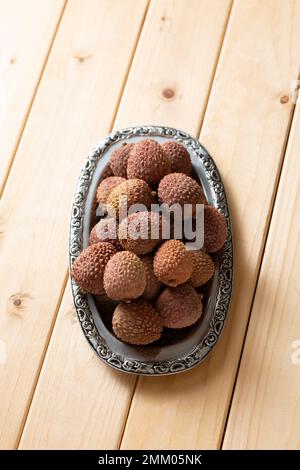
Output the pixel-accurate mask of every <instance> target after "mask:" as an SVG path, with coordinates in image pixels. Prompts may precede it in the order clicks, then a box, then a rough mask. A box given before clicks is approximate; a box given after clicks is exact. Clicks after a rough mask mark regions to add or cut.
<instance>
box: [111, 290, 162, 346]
mask: <svg viewBox="0 0 300 470" xmlns="http://www.w3.org/2000/svg"><path fill="white" fill-rule="evenodd" d="M112 326H113V331H114V333H115V335H116V336H117V337H118V338H119V339H121V340H122V341H125V342H126V343H129V344H136V345H144V344H149V343H153V341H156V340H158V339H159V338H160V336H161V332H162V321H161V318H160V316H159V315H158V313H157V311H156V310H155V308H154V307H152V305H151V304H149V303H148V302H146V301H145V300H142V299H138V300H135V301H133V302H130V303H123V302H122V303H120V304H119V305H118V306H117V308H116V310H115V311H114V314H113V318H112Z"/></svg>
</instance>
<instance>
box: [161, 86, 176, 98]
mask: <svg viewBox="0 0 300 470" xmlns="http://www.w3.org/2000/svg"><path fill="white" fill-rule="evenodd" d="M162 95H163V97H164V98H165V99H166V100H171V99H172V98H174V97H175V91H174V90H173V89H172V88H164V90H163V91H162Z"/></svg>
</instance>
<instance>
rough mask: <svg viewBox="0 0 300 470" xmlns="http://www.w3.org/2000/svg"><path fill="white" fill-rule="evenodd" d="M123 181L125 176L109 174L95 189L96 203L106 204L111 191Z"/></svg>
mask: <svg viewBox="0 0 300 470" xmlns="http://www.w3.org/2000/svg"><path fill="white" fill-rule="evenodd" d="M124 181H126V180H125V178H121V177H119V176H109V177H108V178H105V179H104V180H102V181H101V183H100V184H99V186H98V189H97V201H98V204H106V203H107V199H108V196H109V195H110V193H111V191H112V190H113V189H114V188H116V187H117V186H119V185H120V184H121V183H124Z"/></svg>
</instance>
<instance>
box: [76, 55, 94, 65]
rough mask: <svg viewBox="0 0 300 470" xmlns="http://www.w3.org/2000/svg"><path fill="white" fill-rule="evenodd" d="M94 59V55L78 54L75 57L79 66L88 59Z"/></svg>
mask: <svg viewBox="0 0 300 470" xmlns="http://www.w3.org/2000/svg"><path fill="white" fill-rule="evenodd" d="M91 57H92V54H76V55H74V59H75V61H76V62H77V63H78V64H82V63H83V62H85V61H86V60H87V59H90V58H91Z"/></svg>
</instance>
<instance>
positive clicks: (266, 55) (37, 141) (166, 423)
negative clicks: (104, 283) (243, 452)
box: [0, 0, 300, 449]
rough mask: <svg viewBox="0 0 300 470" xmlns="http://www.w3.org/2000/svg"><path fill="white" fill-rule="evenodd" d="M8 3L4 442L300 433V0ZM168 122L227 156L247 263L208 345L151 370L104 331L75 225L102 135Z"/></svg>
mask: <svg viewBox="0 0 300 470" xmlns="http://www.w3.org/2000/svg"><path fill="white" fill-rule="evenodd" d="M41 3H42V4H43V5H41ZM24 5H26V7H24ZM0 11H1V15H0V39H1V44H2V45H3V44H4V45H5V47H4V48H3V50H2V49H1V51H0V124H1V126H0V194H1V193H2V191H3V194H2V199H1V201H0V396H1V404H0V448H4V449H7V448H17V447H18V448H20V449H48V448H57V449H64V448H67V449H87V448H99V449H105V448H106V449H117V448H122V449H135V448H138V449H142V448H153V449H158V448H165V449H174V448H177V449H187V448H200V449H206V448H212V449H216V448H221V447H223V448H226V449H227V448H259V449H260V448H270V449H271V448H272V449H273V448H274V449H278V448H299V447H300V441H299V432H298V429H299V425H300V410H299V406H298V404H299V400H300V395H299V390H300V388H299V379H300V375H299V374H300V373H299V371H300V324H299V315H298V311H299V308H298V305H299V300H300V298H299V287H298V285H299V278H300V271H299V266H300V255H299V249H300V243H299V229H300V219H299V207H298V206H299V183H300V181H299V178H300V164H299V158H298V157H299V146H300V137H299V136H300V114H299V106H298V107H296V110H295V107H294V103H293V102H292V98H291V94H290V92H291V87H292V83H293V82H294V81H295V80H296V79H297V78H298V76H299V70H300V1H299V0H294V1H293V0H286V1H284V2H283V1H282V0H234V1H233V3H232V2H231V1H230V0H188V1H187V0H149V1H148V0H114V1H111V0H68V1H66V2H64V1H63V0H53V1H51V2H50V1H47V0H44V1H43V2H38V1H37V0H26V2H23V0H13V1H11V2H5V1H4V0H1V1H0ZM16 12H18V13H19V12H22V15H19V14H16ZM129 12H130V14H128V13H129ZM152 123H153V124H155V123H156V124H162V125H163V124H165V125H169V126H175V127H178V128H182V129H183V130H186V131H188V132H190V133H192V134H194V135H196V136H199V138H200V141H201V142H202V143H203V144H204V145H205V146H206V147H207V148H208V150H209V151H210V153H211V154H212V155H213V157H214V159H215V161H216V163H217V165H218V167H219V170H220V172H221V175H222V178H223V180H224V183H225V187H226V191H227V195H228V198H229V203H230V207H231V212H232V217H233V226H234V245H235V246H234V248H235V268H234V271H235V278H234V293H233V299H232V304H231V309H230V315H229V319H228V322H227V325H226V329H225V332H224V334H223V336H222V338H221V340H220V342H219V343H218V345H217V347H216V348H215V350H214V352H213V353H212V354H211V355H210V356H209V358H208V359H207V360H206V361H205V362H204V363H203V364H201V365H200V366H198V367H197V368H195V369H193V370H191V371H189V372H187V373H184V374H179V375H177V376H173V377H161V378H138V379H137V378H136V377H135V376H130V375H124V374H120V373H118V372H117V371H114V370H111V369H109V368H108V367H107V366H106V365H104V364H103V363H102V362H100V360H99V359H98V358H97V356H96V355H95V354H94V353H93V351H92V350H91V349H90V347H89V346H88V344H87V342H86V340H85V338H84V336H83V334H82V332H81V329H80V326H79V323H78V321H77V317H76V313H75V311H74V308H73V305H72V298H71V293H70V288H69V283H67V251H68V245H67V240H68V224H69V211H70V207H71V199H72V193H73V192H74V187H75V183H76V179H77V177H78V174H79V170H80V167H81V166H82V164H83V162H84V159H85V155H86V154H87V152H88V150H89V149H90V147H91V146H92V145H94V144H95V143H97V141H99V140H100V139H102V138H103V136H104V135H105V134H106V133H107V132H108V131H109V130H110V129H112V128H116V129H117V128H121V127H125V126H129V125H132V124H152ZM66 283H67V284H66ZM248 322H249V323H248ZM276 429H277V430H280V432H279V431H277V432H276Z"/></svg>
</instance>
